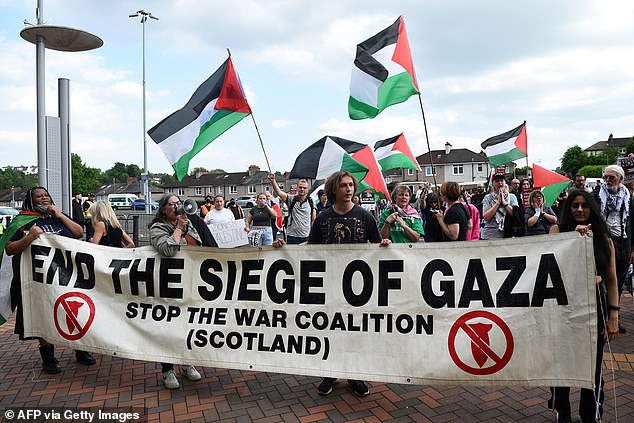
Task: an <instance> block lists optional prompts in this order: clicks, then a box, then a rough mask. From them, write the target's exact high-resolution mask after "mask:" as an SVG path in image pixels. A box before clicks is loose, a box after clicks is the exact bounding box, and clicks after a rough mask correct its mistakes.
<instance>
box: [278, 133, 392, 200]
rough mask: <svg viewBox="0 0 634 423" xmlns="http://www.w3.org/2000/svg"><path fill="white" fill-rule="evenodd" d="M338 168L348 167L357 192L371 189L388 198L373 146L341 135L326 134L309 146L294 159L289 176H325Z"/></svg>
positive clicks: (321, 177) (345, 168)
mask: <svg viewBox="0 0 634 423" xmlns="http://www.w3.org/2000/svg"><path fill="white" fill-rule="evenodd" d="M339 170H347V171H348V172H350V173H352V174H353V175H354V176H355V177H356V178H357V179H358V180H359V190H358V191H357V193H358V192H362V191H365V190H366V189H372V190H373V191H375V192H380V193H382V194H383V195H385V196H386V197H387V198H389V194H388V192H387V187H386V186H385V180H384V179H383V175H382V174H381V170H380V168H379V164H378V162H377V161H376V158H375V157H374V152H373V151H372V149H371V148H370V147H369V146H368V145H366V144H361V143H358V142H354V141H350V140H346V139H343V138H338V137H331V136H325V137H323V138H322V139H320V140H319V141H317V142H316V143H314V144H313V145H311V146H310V147H308V148H307V149H306V150H304V151H303V152H302V153H301V154H300V155H299V156H298V157H297V159H296V160H295V165H294V166H293V169H292V170H291V173H290V177H291V178H311V179H324V178H327V177H328V176H330V175H331V174H333V173H334V172H337V171H339Z"/></svg>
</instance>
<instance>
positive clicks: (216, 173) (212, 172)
mask: <svg viewBox="0 0 634 423" xmlns="http://www.w3.org/2000/svg"><path fill="white" fill-rule="evenodd" d="M209 173H211V174H212V175H219V174H222V173H227V172H225V170H224V169H213V170H210V171H209Z"/></svg>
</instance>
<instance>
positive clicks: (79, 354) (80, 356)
mask: <svg viewBox="0 0 634 423" xmlns="http://www.w3.org/2000/svg"><path fill="white" fill-rule="evenodd" d="M75 357H76V358H77V362H78V363H80V364H84V365H86V366H92V365H93V364H95V363H96V362H97V360H95V357H93V356H92V354H90V353H89V352H88V351H82V350H75Z"/></svg>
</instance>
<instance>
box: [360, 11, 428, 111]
mask: <svg viewBox="0 0 634 423" xmlns="http://www.w3.org/2000/svg"><path fill="white" fill-rule="evenodd" d="M417 93H418V84H417V82H416V74H415V72H414V63H413V61H412V54H411V52H410V48H409V41H408V40H407V32H406V31H405V21H404V20H403V16H399V18H398V19H397V20H396V22H394V23H393V24H392V25H390V26H389V27H387V28H385V29H384V30H383V31H381V32H379V33H378V34H376V35H375V36H373V37H371V38H368V39H367V40H365V41H364V42H362V43H361V44H358V45H357V56H356V58H355V59H354V66H352V80H351V82H350V98H349V99H348V114H349V115H350V119H354V120H359V119H368V118H370V119H371V118H374V117H375V116H376V115H378V114H379V113H381V112H382V111H383V110H385V109H386V108H387V107H389V106H391V105H393V104H398V103H402V102H404V101H405V100H407V99H408V98H410V97H411V96H412V95H414V94H417Z"/></svg>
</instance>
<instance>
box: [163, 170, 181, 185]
mask: <svg viewBox="0 0 634 423" xmlns="http://www.w3.org/2000/svg"><path fill="white" fill-rule="evenodd" d="M177 180H178V179H176V176H174V175H170V174H168V173H163V174H162V175H161V179H160V181H159V184H160V185H161V186H165V185H169V184H173V183H174V182H176V181H177Z"/></svg>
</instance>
